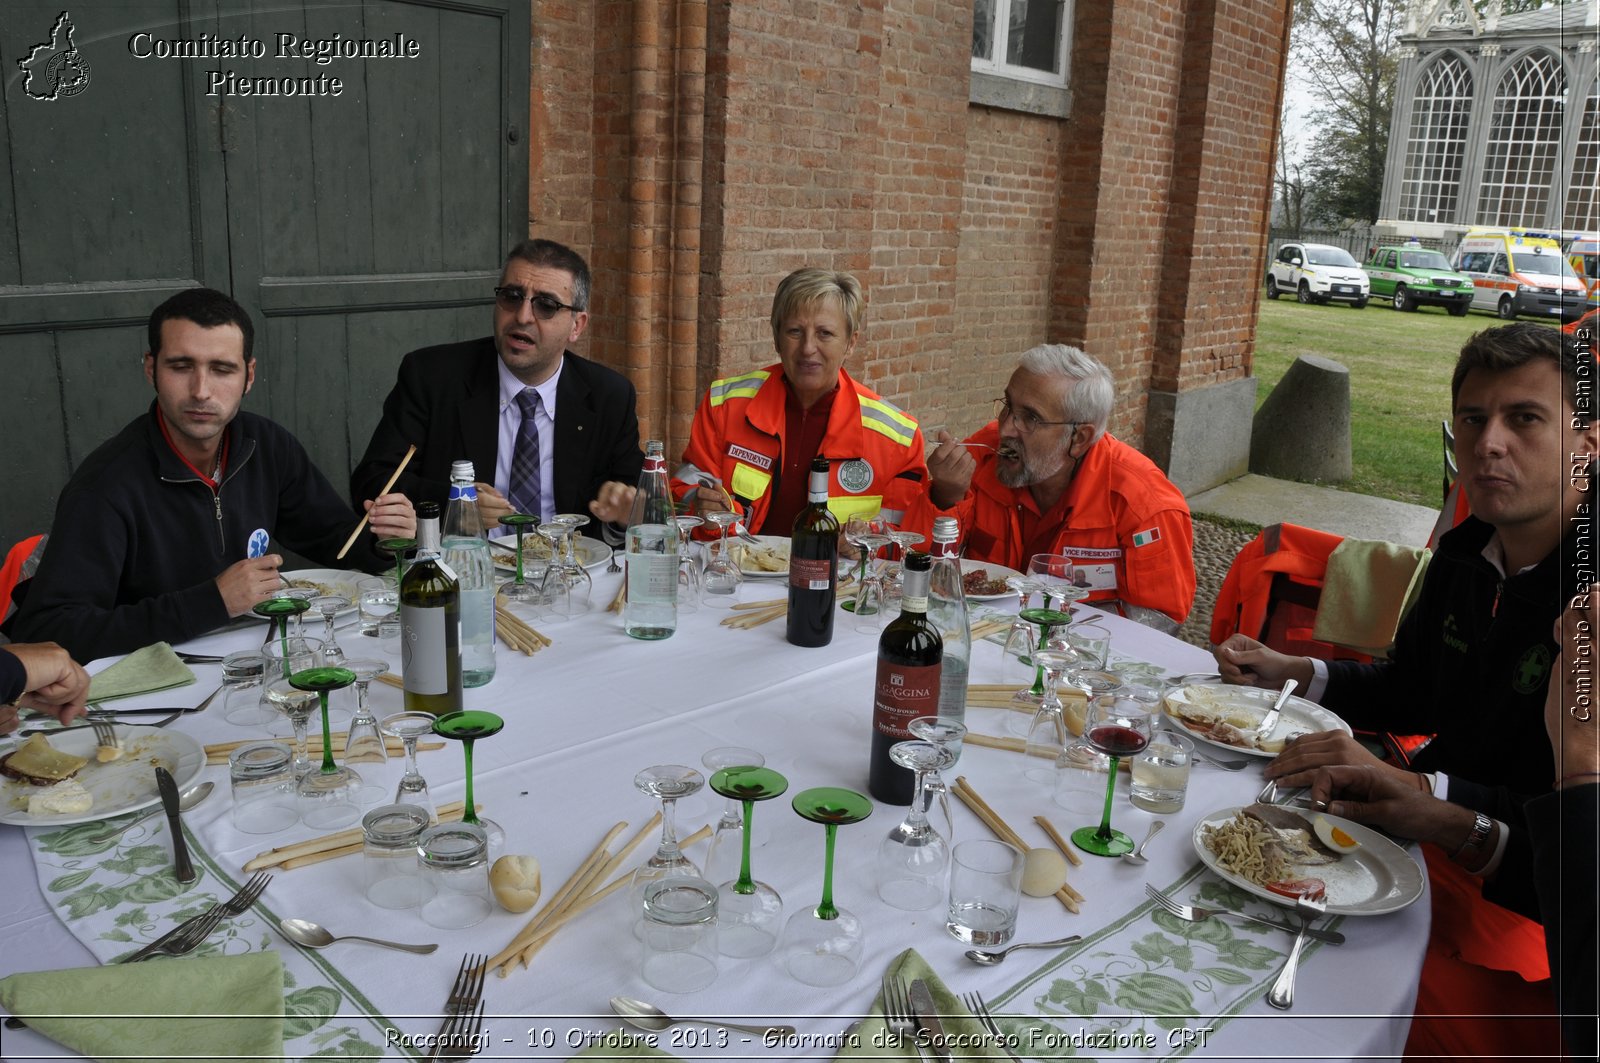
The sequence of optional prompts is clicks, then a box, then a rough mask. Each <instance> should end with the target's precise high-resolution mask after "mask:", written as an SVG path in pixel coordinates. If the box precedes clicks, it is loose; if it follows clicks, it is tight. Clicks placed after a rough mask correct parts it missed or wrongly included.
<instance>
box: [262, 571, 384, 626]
mask: <svg viewBox="0 0 1600 1063" xmlns="http://www.w3.org/2000/svg"><path fill="white" fill-rule="evenodd" d="M279 575H280V576H281V577H282V579H283V581H284V583H286V584H287V585H288V586H290V587H292V588H295V589H297V590H305V591H310V592H311V593H312V595H313V596H319V595H323V594H337V595H339V596H340V597H341V598H349V599H350V602H351V604H350V605H349V606H347V607H346V608H345V609H341V610H339V613H338V615H340V616H342V615H344V614H345V612H347V611H348V610H349V609H353V608H355V603H356V601H357V600H359V599H360V597H361V581H362V580H364V579H366V578H367V576H368V575H370V573H366V572H356V571H353V570H351V569H341V568H301V569H296V570H295V571H293V572H283V573H280V574H279ZM319 615H320V614H319Z"/></svg>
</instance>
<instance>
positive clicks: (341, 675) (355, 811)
mask: <svg viewBox="0 0 1600 1063" xmlns="http://www.w3.org/2000/svg"><path fill="white" fill-rule="evenodd" d="M355 681H356V674H355V673H354V672H352V671H351V670H350V669H348V668H337V667H332V666H328V665H323V666H321V667H317V668H307V669H305V670H304V671H300V672H295V673H294V674H293V675H291V676H290V677H289V685H290V686H292V687H294V688H295V689H296V690H304V691H311V692H314V693H315V694H316V697H317V701H318V703H319V704H320V706H321V708H322V767H321V768H319V769H317V770H316V771H308V772H306V773H305V774H304V775H302V776H300V781H299V782H297V783H296V784H295V798H296V803H297V804H298V805H299V806H300V820H301V822H302V823H304V824H305V825H306V826H308V827H311V828H313V829H315V830H336V829H338V828H340V827H348V826H349V825H350V824H352V823H354V822H355V821H356V820H358V819H360V818H361V773H360V772H358V771H356V770H355V769H354V768H352V767H350V766H349V765H348V764H346V765H339V764H337V763H335V762H334V759H333V732H332V730H331V729H330V727H329V724H328V695H329V694H330V693H332V692H333V691H335V690H343V689H344V688H345V687H347V686H349V685H350V684H352V683H354V682H355Z"/></svg>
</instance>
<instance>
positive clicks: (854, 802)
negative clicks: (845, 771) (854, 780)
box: [783, 786, 872, 986]
mask: <svg viewBox="0 0 1600 1063" xmlns="http://www.w3.org/2000/svg"><path fill="white" fill-rule="evenodd" d="M793 803H794V810H795V811H796V812H798V813H799V814H800V816H801V817H802V818H804V819H809V820H811V822H813V823H821V824H822V826H823V831H824V838H825V839H826V841H825V843H824V849H823V864H822V903H821V904H818V905H817V906H816V907H815V908H807V909H805V910H803V911H799V912H796V913H794V914H793V915H791V916H790V917H789V921H788V922H787V923H786V924H785V925H784V930H783V955H784V966H785V967H786V968H788V971H789V974H790V975H792V976H793V977H794V978H796V979H798V980H799V981H802V982H804V983H806V984H807V985H816V986H828V985H839V984H840V983H841V982H848V981H849V980H850V979H852V978H854V977H855V974H856V970H857V968H859V967H860V966H861V949H862V944H863V933H862V927H861V920H860V919H858V918H856V917H855V916H854V915H852V914H851V913H849V912H847V911H846V910H844V909H843V908H840V907H838V906H836V905H835V904H834V903H833V846H834V839H835V836H836V835H837V833H838V830H839V827H840V825H842V824H845V823H860V822H861V821H862V820H864V819H866V818H867V817H868V816H870V815H872V802H871V801H869V800H867V799H866V797H865V796H863V795H861V794H858V793H856V792H855V791H854V790H845V789H842V788H840V787H836V786H819V787H816V788H815V789H811V790H802V791H800V792H799V793H798V794H795V796H794V802H793Z"/></svg>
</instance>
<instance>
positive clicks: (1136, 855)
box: [1122, 819, 1167, 864]
mask: <svg viewBox="0 0 1600 1063" xmlns="http://www.w3.org/2000/svg"><path fill="white" fill-rule="evenodd" d="M1166 825H1167V824H1166V822H1165V821H1164V820H1159V819H1158V820H1156V821H1155V822H1154V823H1152V824H1150V833H1149V834H1146V835H1145V836H1144V841H1142V842H1140V843H1139V848H1137V849H1135V850H1134V851H1133V852H1131V853H1123V854H1122V862H1123V863H1125V864H1148V863H1149V862H1150V861H1148V860H1146V859H1145V855H1144V847H1145V846H1147V845H1149V844H1150V839H1151V838H1154V837H1155V836H1156V835H1157V834H1160V833H1161V828H1162V827H1165V826H1166Z"/></svg>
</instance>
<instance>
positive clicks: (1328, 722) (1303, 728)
mask: <svg viewBox="0 0 1600 1063" xmlns="http://www.w3.org/2000/svg"><path fill="white" fill-rule="evenodd" d="M1277 700H1278V692H1277V691H1276V690H1262V689H1260V688H1258V687H1242V686H1224V685H1223V684H1221V683H1191V684H1189V685H1188V686H1182V687H1178V688H1177V689H1176V690H1173V691H1171V692H1170V693H1168V694H1167V700H1166V712H1167V719H1169V720H1171V721H1172V723H1173V725H1174V726H1175V727H1177V728H1179V729H1180V730H1182V731H1183V732H1184V733H1185V734H1187V735H1189V736H1190V737H1191V738H1193V739H1194V740H1195V741H1196V742H1204V743H1206V744H1207V745H1212V746H1216V747H1217V748H1218V749H1225V750H1230V751H1241V752H1244V753H1249V754H1250V755H1251V756H1256V757H1275V756H1277V755H1278V754H1279V753H1281V752H1283V745H1284V743H1285V742H1287V741H1288V740H1289V739H1290V738H1293V737H1294V736H1295V735H1298V734H1309V733H1311V732H1314V731H1343V732H1344V733H1345V734H1350V725H1349V724H1347V723H1345V722H1344V721H1343V720H1341V719H1339V717H1337V716H1335V715H1334V714H1333V713H1331V712H1329V711H1328V710H1327V709H1325V708H1323V707H1322V706H1321V705H1318V704H1317V703H1316V702H1314V701H1307V700H1306V699H1305V698H1298V697H1295V696H1293V695H1290V697H1289V700H1288V701H1286V702H1284V704H1283V715H1282V716H1280V717H1278V724H1277V726H1276V727H1274V728H1273V729H1272V733H1271V734H1269V735H1267V736H1266V737H1265V738H1262V739H1258V738H1256V728H1258V727H1260V726H1261V721H1262V720H1264V719H1266V716H1267V713H1268V712H1269V711H1271V709H1272V703H1273V702H1274V701H1277Z"/></svg>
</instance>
